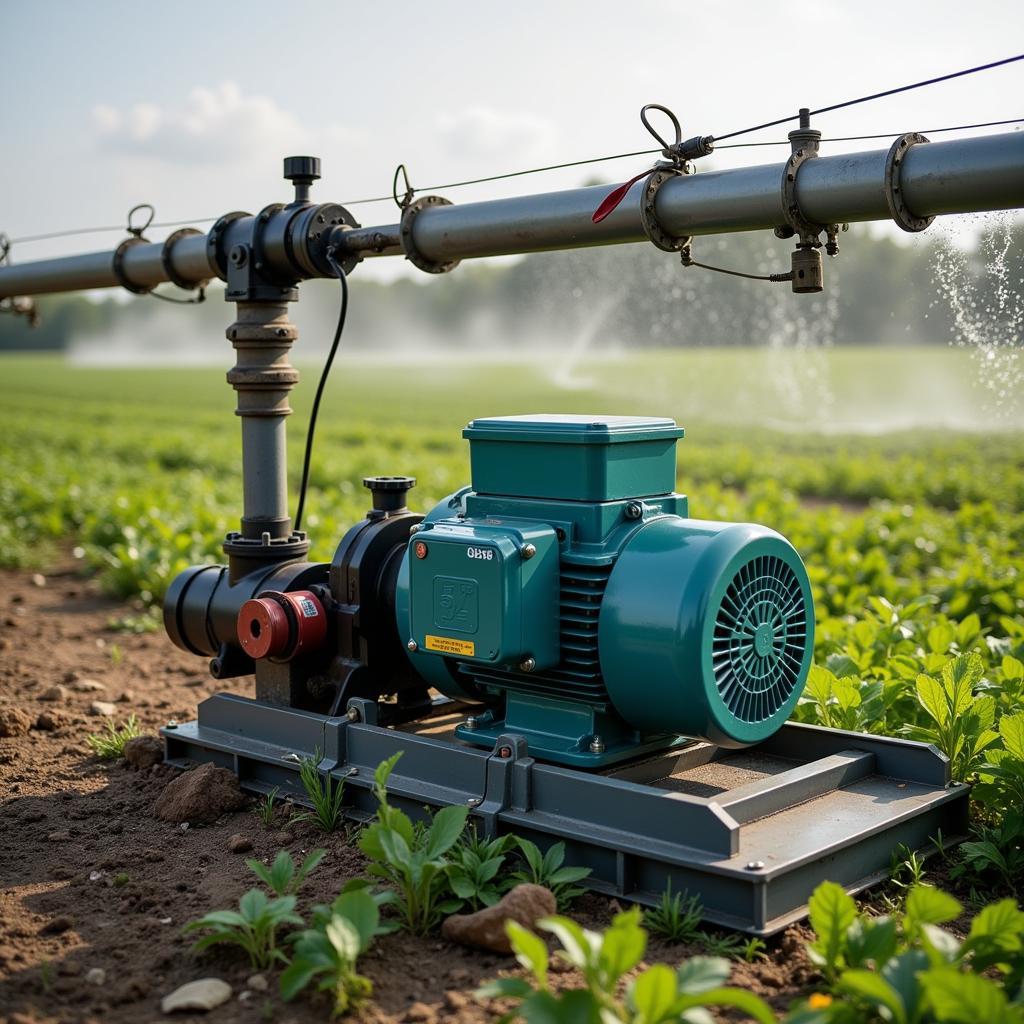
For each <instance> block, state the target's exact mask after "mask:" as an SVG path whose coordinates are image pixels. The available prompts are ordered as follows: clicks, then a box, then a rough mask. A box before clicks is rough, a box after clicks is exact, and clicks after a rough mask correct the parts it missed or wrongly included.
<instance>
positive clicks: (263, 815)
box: [256, 786, 281, 828]
mask: <svg viewBox="0 0 1024 1024" xmlns="http://www.w3.org/2000/svg"><path fill="white" fill-rule="evenodd" d="M280 788H281V787H280V786H275V787H274V788H273V789H272V790H271V791H270V792H269V793H264V794H263V796H261V797H260V798H259V801H258V802H257V804H256V817H257V818H259V820H260V824H261V825H262V826H263V827H264V828H270V827H271V825H273V824H274V812H275V811H276V810H277V808H276V806H275V803H274V801H275V800H277V794H278V792H279V790H280Z"/></svg>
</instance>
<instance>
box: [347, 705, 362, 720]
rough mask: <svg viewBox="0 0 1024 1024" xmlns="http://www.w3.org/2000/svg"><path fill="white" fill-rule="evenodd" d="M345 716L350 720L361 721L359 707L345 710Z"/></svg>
mask: <svg viewBox="0 0 1024 1024" xmlns="http://www.w3.org/2000/svg"><path fill="white" fill-rule="evenodd" d="M345 717H346V718H347V719H348V720H349V721H350V722H358V721H359V708H349V709H348V711H346V712H345Z"/></svg>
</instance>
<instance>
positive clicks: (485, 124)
mask: <svg viewBox="0 0 1024 1024" xmlns="http://www.w3.org/2000/svg"><path fill="white" fill-rule="evenodd" d="M435 123H436V126H437V133H438V138H439V139H440V140H441V142H442V143H444V145H445V148H446V149H447V150H448V152H449V153H450V154H451V155H452V156H456V157H473V158H475V157H496V156H507V157H511V158H513V159H514V160H524V159H529V158H530V157H531V156H534V155H536V154H539V153H542V152H544V150H545V149H547V147H549V146H550V145H551V143H553V142H554V141H555V138H556V132H555V126H554V124H552V123H551V122H550V121H548V120H547V119H546V118H543V117H538V116H537V115H535V114H527V113H512V112H508V111H499V110H494V109H493V108H491V107H484V106H472V107H467V108H465V109H464V110H460V111H457V112H454V113H444V114H439V115H438V116H437V118H436V121H435Z"/></svg>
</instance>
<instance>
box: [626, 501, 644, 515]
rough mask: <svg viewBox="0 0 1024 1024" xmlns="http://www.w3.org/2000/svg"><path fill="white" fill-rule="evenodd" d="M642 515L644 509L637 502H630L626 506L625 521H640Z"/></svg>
mask: <svg viewBox="0 0 1024 1024" xmlns="http://www.w3.org/2000/svg"><path fill="white" fill-rule="evenodd" d="M643 514H644V507H643V505H641V504H640V502H639V501H631V502H630V503H629V504H628V505H627V506H626V518H627V519H640V518H641V517H642V516H643Z"/></svg>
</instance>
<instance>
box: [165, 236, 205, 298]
mask: <svg viewBox="0 0 1024 1024" xmlns="http://www.w3.org/2000/svg"><path fill="white" fill-rule="evenodd" d="M201 234H202V231H197V230H196V229H195V228H178V230H177V231H175V232H174V233H173V234H170V235H168V236H167V237H166V238H165V239H164V247H163V248H162V249H161V250H160V262H161V263H162V264H163V268H164V273H165V274H166V275H167V280H168V281H170V282H171V284H176V285H177V286H178V287H179V288H181V289H182V291H186V292H190V291H194V290H196V289H200V290H201V289H203V288H205V287H206V286H207V285H208V284H209V283H210V282H209V279H208V278H207V279H204V280H202V281H190V280H189V279H188V278H187V277H182V275H181V274H179V273H178V272H177V271H176V270H175V269H174V256H173V250H174V246H175V244H176V243H178V242H180V241H181V239H183V238H194V237H195V236H196V235H201Z"/></svg>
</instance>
